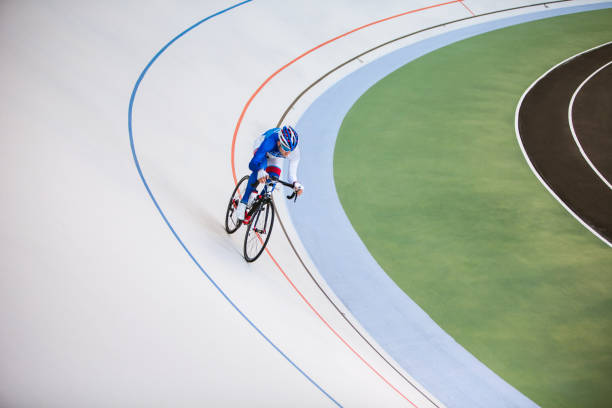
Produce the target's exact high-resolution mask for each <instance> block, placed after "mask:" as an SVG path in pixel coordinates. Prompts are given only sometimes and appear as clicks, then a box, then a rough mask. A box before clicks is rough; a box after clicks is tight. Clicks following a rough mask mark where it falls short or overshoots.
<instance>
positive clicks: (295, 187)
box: [293, 181, 304, 197]
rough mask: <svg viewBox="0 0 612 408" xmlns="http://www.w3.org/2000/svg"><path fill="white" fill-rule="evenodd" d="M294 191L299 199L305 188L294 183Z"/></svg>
mask: <svg viewBox="0 0 612 408" xmlns="http://www.w3.org/2000/svg"><path fill="white" fill-rule="evenodd" d="M293 191H295V192H296V193H297V195H298V197H299V196H301V195H302V193H303V192H304V186H303V185H301V184H300V183H299V182H297V181H296V182H295V183H293Z"/></svg>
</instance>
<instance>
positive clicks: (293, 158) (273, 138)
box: [240, 128, 300, 203]
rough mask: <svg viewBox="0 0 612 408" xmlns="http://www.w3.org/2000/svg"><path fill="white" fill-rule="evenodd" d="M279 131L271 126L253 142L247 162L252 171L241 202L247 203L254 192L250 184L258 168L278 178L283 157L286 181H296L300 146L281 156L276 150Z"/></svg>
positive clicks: (253, 182) (255, 179) (255, 177)
mask: <svg viewBox="0 0 612 408" xmlns="http://www.w3.org/2000/svg"><path fill="white" fill-rule="evenodd" d="M279 131H280V128H273V129H270V130H268V131H266V132H265V133H264V134H262V135H261V136H259V137H257V139H255V143H254V144H253V149H254V150H255V151H254V154H253V158H252V159H251V161H250V162H249V169H250V170H251V171H252V173H251V176H250V177H249V181H248V183H247V188H246V191H245V193H244V196H243V197H242V199H241V200H240V201H242V202H243V203H247V201H248V199H249V197H250V195H251V194H252V193H254V192H256V190H255V189H254V188H253V187H252V185H253V184H255V182H256V181H257V173H258V172H259V171H260V170H265V171H266V172H267V173H268V174H270V175H273V176H276V177H277V178H280V176H281V172H282V168H283V162H282V160H283V159H287V160H288V161H289V166H288V173H289V174H288V176H287V181H288V182H289V183H294V182H296V181H297V168H298V164H299V162H300V147H299V146H298V147H296V148H295V150H294V151H292V152H291V153H289V154H288V155H287V157H283V155H282V154H281V153H280V151H279V150H278V133H279Z"/></svg>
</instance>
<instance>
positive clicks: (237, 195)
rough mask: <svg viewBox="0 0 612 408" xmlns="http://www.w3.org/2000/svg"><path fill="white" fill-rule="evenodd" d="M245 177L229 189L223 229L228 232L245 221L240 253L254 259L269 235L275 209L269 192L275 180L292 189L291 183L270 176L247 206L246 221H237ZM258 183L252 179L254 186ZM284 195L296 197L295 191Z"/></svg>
mask: <svg viewBox="0 0 612 408" xmlns="http://www.w3.org/2000/svg"><path fill="white" fill-rule="evenodd" d="M248 180H249V176H244V177H243V178H241V179H240V181H238V184H237V185H236V188H234V191H233V192H232V196H231V197H230V200H229V203H228V205H227V211H226V212H225V231H227V233H228V234H233V233H234V232H236V231H238V229H239V228H240V226H241V225H243V224H245V225H246V226H247V230H246V232H245V234H244V245H243V255H244V259H245V260H246V261H247V262H253V261H255V260H257V258H259V256H260V255H261V254H262V252H263V250H264V249H265V248H266V245H267V244H268V241H269V240H270V236H271V235H272V227H273V226H274V212H275V210H274V203H273V201H272V192H274V189H275V188H276V183H280V184H282V185H284V186H287V187H291V188H293V184H290V183H287V182H285V181H282V180H279V179H278V178H276V177H273V176H270V177H269V178H268V179H267V180H266V181H265V183H264V186H263V188H262V190H261V192H259V193H258V194H257V196H256V197H255V199H254V200H253V202H252V203H251V204H250V205H247V216H246V217H245V221H238V214H237V213H236V208H237V207H238V203H239V202H240V199H241V198H242V196H243V195H244V192H245V190H246V187H247V183H248ZM257 184H258V183H257V182H255V184H254V185H253V188H256V187H257ZM287 198H288V199H294V200H297V193H296V192H295V191H294V192H293V194H291V195H288V196H287ZM247 220H248V221H247Z"/></svg>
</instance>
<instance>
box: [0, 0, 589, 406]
mask: <svg viewBox="0 0 612 408" xmlns="http://www.w3.org/2000/svg"><path fill="white" fill-rule="evenodd" d="M291 3H293V2H286V1H280V0H279V1H264V0H261V1H254V2H252V3H248V4H245V5H243V6H240V7H238V8H236V9H234V10H232V11H229V12H227V13H225V14H222V15H220V16H218V17H215V18H213V19H211V20H209V21H207V22H205V23H204V24H202V25H201V26H200V27H198V28H197V29H195V30H193V31H192V32H190V33H189V34H187V35H186V36H184V37H183V38H181V39H179V40H178V41H177V42H176V43H174V44H173V45H172V46H171V47H170V48H168V50H167V51H166V52H165V53H164V54H162V55H161V57H160V58H159V59H158V60H157V61H156V62H155V63H154V64H153V66H152V67H151V69H150V70H149V72H148V73H147V75H146V76H145V78H144V80H143V82H142V83H141V85H140V88H139V90H138V93H137V95H136V99H135V102H134V112H133V113H134V115H133V120H134V122H133V131H134V142H135V147H136V152H137V154H138V159H139V161H140V164H141V166H142V171H143V173H144V176H145V178H146V179H147V182H148V183H149V186H150V188H151V190H152V192H153V194H154V195H155V197H156V199H157V201H158V203H159V205H160V207H161V208H162V210H163V211H164V213H165V214H166V215H167V217H168V219H169V222H170V223H171V224H172V225H173V227H174V229H175V231H176V232H177V234H178V235H179V236H180V237H181V239H182V240H183V242H184V243H185V245H186V246H187V248H189V250H190V251H191V253H192V254H193V256H194V257H195V258H196V259H197V260H198V261H199V263H200V264H201V265H202V267H203V268H204V270H206V272H208V273H209V274H210V276H211V277H212V279H214V280H215V282H217V284H218V285H219V286H220V287H221V288H222V289H223V290H224V291H225V292H226V293H227V295H228V296H229V297H230V298H231V299H232V300H233V301H234V302H235V303H236V305H237V306H238V307H239V308H240V309H241V310H242V311H243V312H244V314H245V315H246V316H248V317H249V318H250V319H251V320H252V321H253V323H254V324H255V325H256V326H257V327H258V328H259V329H260V330H261V331H262V332H263V333H264V334H265V335H267V336H268V337H269V338H270V340H271V341H272V342H273V343H274V344H276V345H277V346H278V347H279V348H280V349H281V350H282V351H283V352H284V353H286V355H287V356H288V357H289V358H290V359H291V360H292V361H293V362H294V363H295V364H296V365H297V366H299V367H300V368H301V369H302V370H304V372H306V373H307V374H308V375H309V376H310V377H311V378H312V379H313V380H314V381H315V382H316V383H317V384H319V385H320V386H321V388H323V389H324V390H325V391H326V392H328V393H329V394H330V395H331V396H332V397H333V398H334V399H335V400H336V401H337V402H338V403H340V404H341V405H343V406H351V407H352V406H370V407H372V406H378V407H383V406H384V407H392V406H412V405H411V403H408V402H407V401H406V400H405V399H403V398H402V397H401V396H400V395H399V393H398V392H396V391H395V390H393V389H392V388H391V387H390V386H389V385H388V384H387V383H385V382H384V381H383V380H381V378H379V376H377V375H376V374H375V373H374V372H373V370H372V369H371V368H370V367H368V366H367V365H366V364H364V362H363V361H361V360H360V359H359V358H357V357H356V355H355V353H353V352H352V351H351V350H350V349H349V348H348V347H347V346H346V345H345V344H344V343H343V342H342V341H340V340H339V338H338V337H337V336H336V335H335V334H334V333H333V332H332V331H331V330H330V329H329V328H328V327H327V326H326V325H325V324H323V323H322V321H321V319H319V318H318V317H317V316H316V315H315V314H314V313H313V311H312V310H311V309H310V308H309V307H308V306H307V304H306V303H305V302H304V300H303V299H302V298H300V297H299V296H298V295H297V294H296V291H295V290H294V289H293V288H292V287H291V285H290V284H289V283H288V281H287V280H286V279H285V277H284V276H283V275H282V274H281V272H280V271H279V269H278V268H277V267H276V266H275V264H274V263H273V262H272V261H271V260H270V258H269V257H268V256H266V255H264V256H262V258H261V259H260V260H259V261H257V262H256V263H255V264H246V263H245V262H244V261H243V259H242V257H241V247H242V236H243V235H242V231H240V232H239V233H237V234H236V235H235V236H231V237H230V236H228V235H227V234H226V233H225V231H224V230H223V225H222V222H223V216H224V212H225V206H226V201H227V199H228V196H229V194H230V192H231V189H232V187H233V179H232V173H231V165H230V147H231V143H232V135H233V132H234V129H235V126H236V122H237V120H238V117H239V115H240V113H241V111H242V108H243V107H244V105H245V103H246V102H247V100H248V99H249V97H250V96H251V95H252V94H253V92H254V91H255V90H256V89H257V87H258V86H259V85H260V84H261V83H262V82H263V81H264V80H265V79H266V78H267V77H268V76H269V75H271V74H272V73H273V72H274V71H275V70H277V69H278V68H280V67H281V66H283V65H284V64H286V63H287V62H289V61H291V60H292V59H293V58H295V57H296V56H298V55H300V54H301V53H303V52H304V51H306V50H308V49H311V48H312V47H314V46H316V45H318V44H320V43H322V42H324V41H327V40H328V39H330V38H332V37H335V36H337V35H339V34H342V33H344V32H347V31H349V30H351V29H353V28H355V27H358V26H361V25H363V24H367V23H370V22H372V21H375V20H378V19H381V18H385V17H388V16H391V15H394V14H398V13H402V12H405V11H408V10H410V9H416V8H419V7H425V6H429V5H432V4H435V3H436V2H431V1H423V0H419V1H411V2H409V4H408V2H405V1H386V2H372V1H365V0H364V1H351V0H343V1H335V2H326V1H314V2H313V1H311V2H307V3H306V2H305V3H303V4H302V6H300V7H296V5H295V4H291ZM381 3H382V4H381ZM530 3H534V2H533V1H531V2H529V1H486V0H482V1H466V5H468V6H469V7H470V9H471V10H472V11H473V12H475V13H482V12H486V11H490V10H495V9H500V8H508V7H512V6H518V5H524V4H530ZM585 3H592V2H585V1H575V2H570V3H569V5H576V4H585ZM233 4H235V3H228V2H226V1H206V2H182V3H175V2H151V1H147V2H129V3H127V2H111V3H108V2H106V3H105V2H82V1H60V0H55V1H45V2H34V1H3V2H2V3H1V4H0V61H2V62H1V63H0V74H1V75H0V78H1V81H2V86H1V88H0V89H1V91H0V92H2V98H1V102H0V104H1V105H0V124H1V126H2V134H3V136H2V137H3V139H4V143H3V148H2V160H0V166H1V170H2V195H3V199H2V200H1V201H0V206H1V207H0V208H1V212H0V213H1V217H2V275H1V276H2V277H1V282H0V288H1V293H0V310H1V312H0V327H1V335H0V406H2V407H16V406H28V407H33V406H45V407H55V406H57V407H67V406H75V407H76V406H79V407H83V406H87V407H95V406H101V407H108V406H116V407H118V406H155V407H160V406H169V407H176V406H214V407H221V406H265V407H272V406H279V407H286V406H308V407H314V406H334V403H333V402H332V400H330V399H329V398H328V397H326V396H325V394H323V393H322V392H321V391H320V390H319V389H317V388H316V387H315V386H314V385H313V384H312V383H311V382H309V381H308V380H307V379H306V378H305V377H304V376H303V375H302V374H301V373H300V372H299V371H298V370H297V369H296V368H294V367H293V366H292V365H291V364H289V363H288V361H287V360H286V359H285V358H283V357H282V355H281V354H280V353H279V352H278V351H277V350H275V349H274V348H273V347H272V346H271V345H270V344H269V343H268V342H266V341H265V339H264V338H263V337H262V336H261V335H260V334H258V332H257V331H255V330H254V329H253V328H252V327H251V326H250V325H249V324H248V323H247V321H246V320H245V319H244V318H243V317H242V316H241V315H240V314H238V313H237V312H236V310H235V309H234V308H232V307H231V305H230V304H229V303H228V302H227V301H226V299H225V298H223V297H222V296H221V295H220V293H219V292H218V291H217V289H215V287H214V286H213V285H212V284H211V283H210V281H209V280H208V279H206V277H205V276H204V275H203V273H202V272H201V271H200V270H199V269H198V267H197V266H196V264H195V263H194V262H193V261H192V260H191V259H190V258H189V256H188V255H187V253H186V251H185V250H184V249H183V248H182V247H181V246H180V245H179V243H178V241H177V240H176V239H175V237H174V236H173V235H172V233H171V231H170V230H169V228H168V226H167V225H166V224H165V223H164V222H163V220H162V218H161V217H160V214H159V213H158V212H157V210H156V208H155V207H154V205H153V204H152V201H151V199H150V197H149V196H148V194H147V192H146V190H145V188H144V187H143V184H142V182H141V180H140V178H139V176H138V173H137V171H136V168H135V165H134V161H133V158H132V154H131V151H130V144H129V139H128V131H127V116H128V115H127V113H128V103H129V100H130V95H131V92H132V89H133V88H134V84H135V82H136V80H137V78H138V76H139V75H140V73H141V72H142V70H143V69H144V67H145V66H146V64H147V63H148V62H149V61H150V60H151V58H152V57H153V56H154V55H155V54H156V53H157V52H158V51H159V50H160V49H161V48H162V47H163V46H164V45H165V44H166V43H167V42H168V41H170V40H171V39H172V38H173V37H175V36H176V35H177V34H179V33H180V32H182V31H183V30H185V29H186V28H188V27H189V26H191V25H192V24H194V23H195V22H197V21H199V20H201V19H202V18H204V17H207V16H209V15H211V14H213V13H216V12H218V11H220V10H223V9H225V8H227V7H229V6H231V5H233ZM517 13H518V12H517ZM467 15H469V14H468V12H467V10H466V8H464V7H463V6H462V5H461V4H458V3H456V4H452V5H448V6H444V7H440V8H437V9H433V10H428V11H424V12H422V13H419V14H418V15H409V16H405V17H402V18H399V19H395V20H392V21H389V22H387V23H383V24H379V25H377V26H373V27H370V28H368V29H365V30H362V31H360V32H357V33H354V34H353V35H351V36H348V37H346V38H343V39H341V40H339V41H337V42H335V43H333V44H330V45H329V46H326V47H324V48H322V49H321V50H319V51H317V52H315V53H313V54H312V55H309V56H308V57H306V58H304V59H303V60H301V61H300V62H299V63H296V64H294V65H293V66H291V67H290V68H288V69H287V70H285V71H283V72H282V73H281V74H280V75H278V76H277V77H275V78H274V79H273V80H272V81H271V82H270V83H269V84H268V86H267V87H266V88H264V90H263V91H262V92H261V93H260V94H259V95H258V96H257V97H256V98H255V100H254V102H253V104H252V105H251V107H250V108H249V110H248V111H247V114H246V116H245V118H244V122H243V123H242V126H241V128H240V131H239V133H238V138H237V142H236V143H237V145H236V159H237V160H236V165H237V169H238V174H239V176H240V175H242V174H244V173H246V171H247V170H246V163H247V161H248V159H249V157H250V154H251V151H250V150H251V143H252V139H253V138H254V137H255V136H256V135H257V134H259V133H260V132H261V131H263V130H265V129H267V128H269V127H272V126H274V124H275V123H276V121H277V120H278V118H279V117H280V115H281V114H282V111H283V109H284V108H285V107H286V106H287V105H288V104H289V103H290V102H291V101H292V100H293V98H294V97H295V96H296V95H297V94H298V93H299V92H300V91H302V90H303V89H304V88H305V87H306V86H307V85H308V84H310V83H311V82H312V81H313V80H315V79H316V78H318V77H319V76H321V75H322V74H324V73H325V72H327V71H328V70H329V69H331V68H333V67H334V66H336V65H337V64H339V63H341V62H343V61H345V60H346V59H348V58H351V57H353V56H354V55H356V54H358V53H360V52H362V51H364V50H366V49H368V48H371V47H373V46H376V45H378V44H380V43H382V42H384V41H387V40H390V39H392V38H395V37H398V36H400V35H403V34H406V33H407V32H411V31H415V30H417V29H420V28H425V27H428V26H432V25H435V24H439V23H441V22H444V21H448V20H451V19H457V18H462V17H465V16H467ZM481 21H483V20H480V22H481ZM422 38H423V37H419V38H414V39H411V40H410V41H416V40H418V39H422ZM401 45H405V43H403V44H397V46H398V47H399V46H401ZM391 50H392V47H390V48H389V49H386V50H384V51H381V52H389V51H391ZM373 57H374V56H370V58H373ZM348 72H350V69H348V70H345V72H343V73H342V74H338V75H346V74H347V73H348ZM336 79H337V78H336ZM333 82H334V78H333V76H332V77H331V78H328V80H327V81H325V82H324V83H323V84H322V85H321V89H320V90H319V91H313V92H312V93H311V94H310V95H308V96H307V97H306V98H304V99H303V100H302V101H301V102H300V104H299V106H296V109H295V112H294V113H292V115H291V117H290V118H289V119H290V120H291V121H295V120H296V119H297V118H298V117H299V113H300V112H303V111H304V109H305V107H306V106H307V104H308V101H309V100H312V99H313V98H315V97H316V96H317V92H319V94H320V92H322V91H323V90H324V89H325V88H326V87H328V86H330V85H331V84H332V83H333ZM302 105H303V106H302ZM309 136H311V135H303V136H302V139H301V140H302V141H304V142H307V141H308V137H309ZM305 160H307V158H305ZM306 188H308V186H306ZM306 193H307V192H306ZM281 210H282V211H284V209H282V208H281ZM284 220H285V222H289V220H288V218H287V217H285V218H284ZM313 222H316V220H313ZM279 227H280V226H279V225H277V226H276V231H275V234H274V235H273V237H272V239H271V242H270V245H269V247H270V249H271V251H272V253H273V254H274V256H275V257H276V259H277V261H278V263H279V264H280V265H281V266H282V268H283V270H284V271H285V272H286V273H287V275H288V276H289V277H290V278H291V280H292V281H293V283H294V284H295V285H296V287H297V288H299V290H300V291H301V292H302V293H303V294H304V296H305V297H306V298H307V299H308V301H309V302H310V303H311V304H312V305H313V306H314V308H315V309H316V310H317V311H318V313H320V314H321V316H322V317H323V318H324V319H325V320H326V321H327V322H328V323H329V325H330V326H331V327H333V328H334V330H336V331H337V333H338V334H339V335H340V336H341V337H342V338H343V339H345V341H346V342H347V343H348V344H350V345H351V346H352V347H353V348H354V349H355V351H356V352H357V353H358V354H360V355H361V356H363V359H365V360H366V361H367V362H368V363H369V364H370V365H371V366H372V368H374V369H375V370H377V371H378V372H379V373H380V374H381V375H382V376H383V377H385V379H387V381H388V382H389V383H391V384H393V386H395V387H397V389H398V391H400V392H401V393H403V394H404V395H405V396H406V397H407V398H409V399H410V401H411V402H412V403H413V404H414V405H416V406H418V407H428V406H432V404H431V403H430V402H429V401H427V400H426V399H425V398H424V397H423V395H422V394H421V393H420V392H417V391H416V390H415V389H414V388H413V387H411V386H410V385H409V384H407V383H406V381H405V380H403V379H402V378H401V377H400V376H399V375H398V374H397V373H396V372H395V371H393V370H392V369H391V368H390V367H389V366H388V365H387V364H386V363H385V362H384V361H383V360H382V359H381V358H380V357H379V356H378V355H377V354H376V353H375V352H374V351H372V349H371V348H370V347H369V346H367V344H366V343H365V342H364V341H363V340H362V339H361V338H360V337H359V336H358V335H357V334H356V333H355V331H354V330H353V329H352V328H351V327H350V326H349V325H348V324H347V323H346V322H345V321H344V319H342V317H341V316H340V315H339V314H338V312H337V311H336V310H335V309H334V308H333V307H332V306H331V305H330V304H329V302H328V300H327V299H326V298H325V297H324V296H323V295H322V294H321V292H320V291H319V289H318V288H317V287H316V286H315V285H314V284H313V283H312V281H311V280H310V278H309V277H308V276H307V275H305V273H304V272H303V269H302V268H301V266H300V265H299V263H298V261H297V260H296V259H295V258H294V256H293V254H292V252H291V251H290V250H289V246H288V244H287V243H286V242H285V240H284V238H283V235H282V233H281V230H280V228H279ZM311 266H312V265H311ZM332 296H333V295H332ZM381 352H382V350H381ZM383 353H384V352H383ZM404 375H406V376H408V375H409V373H404ZM458 375H460V373H459V374H458ZM422 392H426V391H423V390H422ZM430 398H432V399H433V400H434V401H435V398H433V397H430ZM436 403H437V402H436ZM438 405H440V403H438Z"/></svg>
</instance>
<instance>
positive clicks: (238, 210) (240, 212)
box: [235, 201, 246, 222]
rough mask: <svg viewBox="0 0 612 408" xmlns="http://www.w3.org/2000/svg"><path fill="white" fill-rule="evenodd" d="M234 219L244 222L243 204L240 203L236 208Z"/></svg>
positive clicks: (244, 210)
mask: <svg viewBox="0 0 612 408" xmlns="http://www.w3.org/2000/svg"><path fill="white" fill-rule="evenodd" d="M235 211H236V218H238V221H240V222H242V221H244V215H245V213H246V204H245V203H243V202H242V201H241V202H239V203H238V207H236V210H235Z"/></svg>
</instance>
